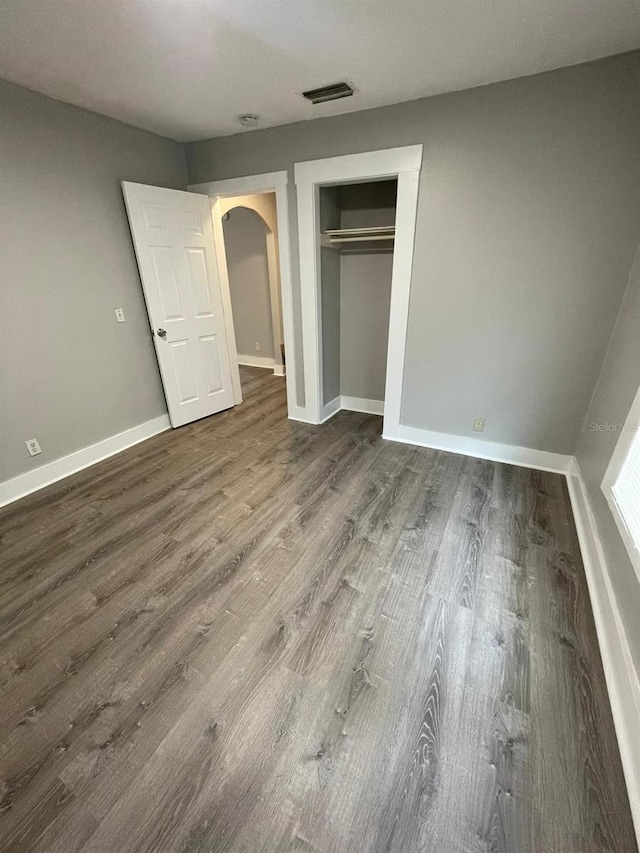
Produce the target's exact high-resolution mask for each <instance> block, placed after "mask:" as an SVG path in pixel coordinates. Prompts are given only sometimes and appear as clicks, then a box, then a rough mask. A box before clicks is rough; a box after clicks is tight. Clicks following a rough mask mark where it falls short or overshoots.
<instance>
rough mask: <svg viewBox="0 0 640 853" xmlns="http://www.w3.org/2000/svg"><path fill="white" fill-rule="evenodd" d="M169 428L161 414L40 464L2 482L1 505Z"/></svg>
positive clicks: (0, 486) (167, 418)
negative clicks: (31, 469) (66, 454)
mask: <svg viewBox="0 0 640 853" xmlns="http://www.w3.org/2000/svg"><path fill="white" fill-rule="evenodd" d="M168 429H171V424H170V423H169V416H168V415H160V417H158V418H154V419H153V420H151V421H146V422H145V423H143V424H139V425H138V426H135V427H132V428H131V429H127V430H125V431H124V432H119V433H117V435H112V436H110V437H109V438H105V439H103V440H102V441H98V442H96V444H91V445H89V447H83V448H82V449H81V450H76V451H75V452H74V453H69V454H68V456H62V457H61V458H60V459H54V460H53V462H47V463H46V464H45V465H40V467H39V468H34V469H33V471H27V472H25V473H24V474H19V475H18V476H17V477H13V478H12V479H11V480H5V482H4V483H0V506H5V505H6V504H9V503H12V502H13V501H17V500H18V499H19V498H23V497H25V496H26V495H30V494H31V493H32V492H37V491H38V490H39V489H44V488H45V486H50V485H51V484H52V483H57V482H58V480H63V479H64V478H65V477H69V476H70V475H71V474H75V473H77V472H78V471H82V470H83V469H85V468H89V467H90V466H91V465H95V464H96V462H101V461H102V460H103V459H108V458H109V457H110V456H115V454H116V453H120V452H121V451H123V450H126V449H127V448H128V447H133V445H134V444H139V443H140V442H141V441H146V440H147V439H148V438H151V437H152V436H154V435H158V433H160V432H164V431H165V430H168Z"/></svg>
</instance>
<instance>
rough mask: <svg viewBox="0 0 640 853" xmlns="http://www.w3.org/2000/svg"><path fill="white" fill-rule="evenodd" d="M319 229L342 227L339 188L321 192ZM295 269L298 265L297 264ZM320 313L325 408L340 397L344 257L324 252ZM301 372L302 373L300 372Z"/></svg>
mask: <svg viewBox="0 0 640 853" xmlns="http://www.w3.org/2000/svg"><path fill="white" fill-rule="evenodd" d="M318 204H319V228H320V232H323V231H326V230H327V228H339V227H340V205H339V195H338V190H337V189H336V188H335V187H321V188H320V190H319V199H318ZM294 266H295V264H294ZM320 291H321V292H320V297H321V299H320V309H321V323H322V405H323V406H326V405H327V404H328V403H330V402H331V401H332V400H334V399H335V398H336V397H337V396H338V395H339V394H340V345H341V334H340V254H339V252H336V251H335V250H334V249H328V248H326V247H324V246H323V247H321V249H320ZM299 372H301V371H299Z"/></svg>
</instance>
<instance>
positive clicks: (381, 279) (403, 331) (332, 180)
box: [294, 145, 422, 441]
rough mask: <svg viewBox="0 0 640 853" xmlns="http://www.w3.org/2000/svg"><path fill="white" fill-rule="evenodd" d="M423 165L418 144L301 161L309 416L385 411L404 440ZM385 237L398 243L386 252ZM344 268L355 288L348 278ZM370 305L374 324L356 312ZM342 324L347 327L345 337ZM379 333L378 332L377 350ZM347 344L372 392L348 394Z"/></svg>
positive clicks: (388, 427)
mask: <svg viewBox="0 0 640 853" xmlns="http://www.w3.org/2000/svg"><path fill="white" fill-rule="evenodd" d="M421 166H422V146H421V145H410V146H405V147H403V148H390V149H386V150H382V151H368V152H364V153H362V154H347V155H345V156H342V157H329V158H325V159H323V160H308V161H306V162H303V163H296V164H295V166H294V173H295V180H296V191H297V203H298V204H297V206H298V240H299V247H300V300H301V315H302V333H303V355H304V362H303V363H304V390H305V403H306V415H307V419H308V420H309V421H310V422H311V423H321V422H323V421H324V420H327V419H328V418H329V417H331V416H332V415H333V414H335V412H337V411H338V410H339V409H345V408H346V409H349V408H350V409H356V410H357V411H363V410H364V411H367V412H371V413H378V412H381V413H382V415H383V433H382V434H383V437H384V438H390V439H394V440H399V441H401V440H403V439H402V438H401V436H400V406H401V399H402V386H403V379H404V362H405V350H406V339H407V324H408V316H409V292H410V289H411V269H412V263H413V248H414V241H415V225H416V214H417V204H418V186H419V180H420V169H421ZM394 198H395V203H394ZM385 244H386V245H387V246H388V247H389V248H390V247H391V246H392V247H393V249H392V251H388V253H387V254H386V255H385V250H384V249H383V248H382V247H383V246H384V245H385ZM357 246H359V247H362V248H361V249H357V248H356V247H357ZM370 247H373V248H370ZM336 250H338V251H336ZM346 252H348V253H349V255H348V256H347V254H346ZM365 255H366V258H365ZM363 259H365V262H364V263H363ZM389 261H391V269H390V273H391V280H390V282H389V276H388V274H389V263H388V262H389ZM343 273H345V278H348V279H349V281H350V282H351V284H350V285H349V291H347V290H346V289H344V288H342V286H341V285H342V276H343ZM378 284H380V285H381V286H378ZM363 306H366V311H367V314H368V320H369V321H371V322H370V323H369V324H368V326H367V327H365V324H363V323H362V321H361V320H359V319H358V317H359V314H360V313H361V312H362V311H363ZM387 306H388V307H387ZM338 308H339V309H340V310H338ZM343 309H344V310H343ZM343 321H344V322H343ZM343 325H344V327H345V332H346V333H347V334H346V335H344V336H342V337H341V335H340V331H341V328H342V326H343ZM354 328H357V329H358V331H362V333H363V334H362V335H359V336H358V335H356V334H355V333H354V332H353V329H354ZM373 338H377V339H379V340H376V341H375V344H376V349H375V352H374V351H373V348H372V343H371V341H372V339H373ZM385 338H386V341H385ZM343 344H345V347H344V349H345V353H344V354H343V352H342V350H343V346H342V345H343ZM347 347H348V348H349V349H350V353H349V355H350V356H354V357H355V359H356V360H357V361H354V363H353V364H352V365H351V366H350V368H349V369H350V370H351V372H353V371H355V372H356V373H358V374H359V379H358V387H357V390H358V394H366V393H373V394H375V398H369V397H364V396H363V397H360V396H357V397H353V396H352V395H351V393H349V389H348V388H347V387H346V373H347V371H346V369H344V362H345V359H346V355H347V352H346V349H347ZM354 348H355V351H353V350H354ZM372 367H373V368H374V372H373V373H372V374H371V375H368V374H370V373H371V369H372ZM343 379H344V381H343ZM354 381H355V380H354ZM383 385H384V390H383V391H382V388H383ZM370 389H371V390H370ZM381 391H382V398H380V393H381Z"/></svg>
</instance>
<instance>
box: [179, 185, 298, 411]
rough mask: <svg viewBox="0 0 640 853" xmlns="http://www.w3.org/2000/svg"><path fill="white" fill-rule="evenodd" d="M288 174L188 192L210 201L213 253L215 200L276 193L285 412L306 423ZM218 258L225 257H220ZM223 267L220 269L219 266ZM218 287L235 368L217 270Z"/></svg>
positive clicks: (223, 278)
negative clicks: (299, 391)
mask: <svg viewBox="0 0 640 853" xmlns="http://www.w3.org/2000/svg"><path fill="white" fill-rule="evenodd" d="M288 180H289V178H288V174H287V172H286V171H283V172H268V173H265V174H261V175H245V176H242V177H238V178H228V179H227V180H223V181H208V182H206V183H203V184H191V185H190V186H189V187H188V189H189V190H190V191H191V192H196V193H204V194H205V195H208V196H210V197H211V212H212V217H213V234H214V238H215V241H216V251H217V252H220V250H221V249H222V252H224V235H223V231H222V221H221V217H220V216H218V210H217V200H218V199H220V198H229V197H231V196H238V195H259V194H262V193H270V192H272V193H275V196H276V215H277V220H278V253H279V256H280V257H279V260H280V292H281V297H282V322H283V326H284V329H283V331H284V346H285V357H286V360H287V365H286V373H287V379H286V384H287V409H288V415H289V417H290V418H291V419H292V420H306V412H305V409H304V408H303V407H302V406H298V401H297V396H296V375H297V373H296V353H295V346H294V332H293V329H294V326H293V324H294V319H293V286H292V283H291V240H290V236H289V198H288V195H287V192H288V191H287V185H288ZM220 257H224V254H221V255H220ZM221 266H222V265H221ZM219 272H220V285H221V289H222V296H223V303H224V311H225V318H226V322H227V330H228V332H227V337H228V339H229V341H230V357H231V359H232V361H233V362H234V363H235V364H237V361H238V353H237V351H236V343H235V340H236V339H235V331H234V328H233V312H232V310H231V291H230V289H229V277H228V272H227V270H226V268H225V269H220V271H219ZM231 348H232V351H231ZM234 394H235V399H236V403H241V402H242V390H241V388H240V381H239V378H238V381H237V386H234Z"/></svg>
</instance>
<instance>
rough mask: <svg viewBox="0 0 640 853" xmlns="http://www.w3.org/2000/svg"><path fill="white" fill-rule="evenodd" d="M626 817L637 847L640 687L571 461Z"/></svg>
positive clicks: (573, 493)
mask: <svg viewBox="0 0 640 853" xmlns="http://www.w3.org/2000/svg"><path fill="white" fill-rule="evenodd" d="M567 483H568V486H569V495H570V497H571V506H572V508H573V517H574V519H575V523H576V530H577V532H578V540H579V542H580V550H581V552H582V562H583V563H584V570H585V574H586V576H587V584H588V586H589V597H590V598H591V607H592V610H593V617H594V620H595V623H596V631H597V634H598V643H599V645H600V655H601V657H602V665H603V667H604V674H605V678H606V680H607V690H608V692H609V701H610V703H611V711H612V713H613V721H614V724H615V727H616V735H617V738H618V746H619V747H620V757H621V759H622V768H623V771H624V777H625V781H626V783H627V792H628V795H629V804H630V806H631V815H632V817H633V823H634V826H635V830H636V839H637V841H638V846H639V847H640V681H639V680H638V673H637V672H636V669H635V667H634V664H633V658H632V656H631V649H630V648H629V643H628V640H627V635H626V632H625V629H624V624H623V622H622V617H621V615H620V611H619V609H618V604H617V601H616V597H615V593H614V591H613V587H612V585H611V579H610V576H609V568H608V566H607V561H606V557H605V554H604V549H603V547H602V542H601V541H600V536H599V534H598V527H597V524H596V521H595V518H594V515H593V511H592V509H591V503H590V501H589V496H588V493H587V489H586V486H585V483H584V480H583V479H582V475H581V473H580V467H579V466H578V463H577V462H576V461H575V460H574V462H573V465H572V467H571V470H570V471H569V473H568V474H567Z"/></svg>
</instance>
